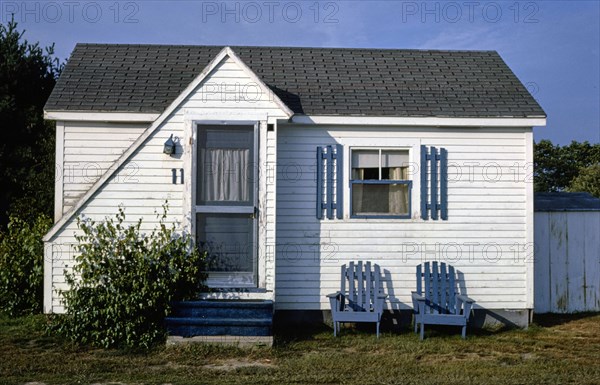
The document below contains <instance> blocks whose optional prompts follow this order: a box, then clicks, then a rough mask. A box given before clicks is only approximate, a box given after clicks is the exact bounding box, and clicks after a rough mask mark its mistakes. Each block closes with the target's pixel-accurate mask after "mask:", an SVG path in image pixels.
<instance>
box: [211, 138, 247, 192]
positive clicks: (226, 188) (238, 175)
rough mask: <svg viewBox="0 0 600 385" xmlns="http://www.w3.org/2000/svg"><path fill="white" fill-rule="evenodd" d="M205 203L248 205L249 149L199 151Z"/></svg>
mask: <svg viewBox="0 0 600 385" xmlns="http://www.w3.org/2000/svg"><path fill="white" fill-rule="evenodd" d="M201 153H202V154H201V158H200V159H201V160H202V164H201V165H200V166H201V167H202V171H203V176H204V177H203V182H204V183H203V184H202V187H201V199H202V200H203V201H204V202H247V201H249V200H250V191H249V185H250V183H249V182H250V180H249V178H252V175H248V173H249V172H251V171H252V169H251V168H250V150H249V149H235V148H208V149H202V150H201Z"/></svg>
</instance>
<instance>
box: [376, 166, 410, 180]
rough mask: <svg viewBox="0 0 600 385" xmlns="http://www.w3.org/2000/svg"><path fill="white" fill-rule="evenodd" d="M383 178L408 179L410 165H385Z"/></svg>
mask: <svg viewBox="0 0 600 385" xmlns="http://www.w3.org/2000/svg"><path fill="white" fill-rule="evenodd" d="M381 179H384V180H407V179H408V167H384V168H382V169H381Z"/></svg>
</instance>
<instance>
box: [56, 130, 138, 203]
mask: <svg viewBox="0 0 600 385" xmlns="http://www.w3.org/2000/svg"><path fill="white" fill-rule="evenodd" d="M63 124H64V134H63V138H62V140H63V143H62V149H63V151H62V159H57V163H59V164H58V167H57V174H58V175H57V178H58V179H59V183H62V191H63V195H62V197H63V199H62V210H61V212H62V213H65V212H67V211H69V209H70V208H71V207H73V205H74V204H75V203H76V202H77V201H78V200H79V198H80V197H81V196H82V195H83V194H85V192H86V191H88V190H89V188H90V187H91V186H92V184H94V182H96V181H97V180H98V179H100V177H101V176H102V175H103V174H104V173H105V172H106V171H107V170H108V168H109V167H110V166H111V165H112V164H113V163H114V162H115V160H117V159H118V158H119V156H121V154H123V152H125V150H126V149H127V148H129V146H131V144H132V143H133V142H134V141H135V140H136V139H137V138H138V137H139V136H140V135H141V134H142V132H144V130H145V129H146V128H147V127H148V124H139V123H136V124H131V123H129V124H128V123H93V122H64V123H63ZM58 147H59V148H60V146H58ZM58 202H60V201H58Z"/></svg>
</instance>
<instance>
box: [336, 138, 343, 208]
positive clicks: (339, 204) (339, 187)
mask: <svg viewBox="0 0 600 385" xmlns="http://www.w3.org/2000/svg"><path fill="white" fill-rule="evenodd" d="M335 147H336V150H335V175H336V177H337V178H336V184H335V190H336V191H335V192H336V197H335V214H336V217H337V219H343V218H344V156H343V155H344V150H343V149H344V147H342V145H341V144H338V145H336V146H335Z"/></svg>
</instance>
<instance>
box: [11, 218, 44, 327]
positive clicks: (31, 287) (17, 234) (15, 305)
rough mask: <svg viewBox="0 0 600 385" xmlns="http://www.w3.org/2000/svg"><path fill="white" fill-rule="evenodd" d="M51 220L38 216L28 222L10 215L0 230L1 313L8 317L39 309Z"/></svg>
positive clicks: (40, 306) (36, 311)
mask: <svg viewBox="0 0 600 385" xmlns="http://www.w3.org/2000/svg"><path fill="white" fill-rule="evenodd" d="M51 224H52V220H51V219H50V218H49V217H46V216H43V215H40V216H38V217H37V219H36V220H35V221H34V222H33V223H32V224H29V223H27V222H26V221H23V220H22V219H20V218H18V217H16V216H11V217H10V220H9V223H8V228H7V230H6V231H5V232H3V233H0V312H3V313H6V314H8V315H11V316H20V315H24V314H31V313H39V312H40V311H41V310H42V296H43V289H42V288H43V285H42V282H43V279H44V273H43V269H44V243H43V242H42V236H43V235H44V234H45V233H46V232H47V231H48V229H49V228H50V225H51Z"/></svg>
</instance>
